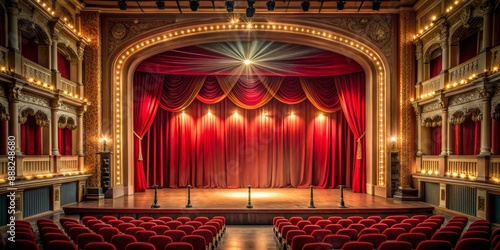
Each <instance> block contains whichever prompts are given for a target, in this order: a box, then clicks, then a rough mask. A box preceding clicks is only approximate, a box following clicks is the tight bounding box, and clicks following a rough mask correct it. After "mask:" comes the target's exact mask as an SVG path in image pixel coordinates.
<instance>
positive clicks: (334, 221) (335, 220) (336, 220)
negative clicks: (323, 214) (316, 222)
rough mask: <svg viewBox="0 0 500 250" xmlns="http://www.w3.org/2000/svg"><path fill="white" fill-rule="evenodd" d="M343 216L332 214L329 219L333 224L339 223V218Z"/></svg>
mask: <svg viewBox="0 0 500 250" xmlns="http://www.w3.org/2000/svg"><path fill="white" fill-rule="evenodd" d="M342 219H343V218H342V217H340V216H330V217H328V220H329V221H331V222H332V224H337V222H338V221H339V220H342Z"/></svg>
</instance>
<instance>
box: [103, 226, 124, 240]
mask: <svg viewBox="0 0 500 250" xmlns="http://www.w3.org/2000/svg"><path fill="white" fill-rule="evenodd" d="M99 234H100V235H102V238H103V239H104V241H105V242H109V243H111V239H112V238H113V236H115V235H118V234H120V230H118V228H115V227H105V228H101V230H99Z"/></svg>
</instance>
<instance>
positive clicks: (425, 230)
mask: <svg viewBox="0 0 500 250" xmlns="http://www.w3.org/2000/svg"><path fill="white" fill-rule="evenodd" d="M410 233H423V234H425V236H426V237H427V239H428V240H430V239H431V238H432V235H434V230H433V229H432V228H430V227H414V228H412V229H411V230H410Z"/></svg>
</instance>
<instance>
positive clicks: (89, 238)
mask: <svg viewBox="0 0 500 250" xmlns="http://www.w3.org/2000/svg"><path fill="white" fill-rule="evenodd" d="M76 242H77V245H78V248H79V249H85V246H86V245H87V244H89V243H90V242H104V238H103V237H102V236H101V235H100V234H95V233H83V234H80V235H78V238H77V241H76Z"/></svg>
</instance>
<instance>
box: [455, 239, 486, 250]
mask: <svg viewBox="0 0 500 250" xmlns="http://www.w3.org/2000/svg"><path fill="white" fill-rule="evenodd" d="M489 247H490V242H489V241H488V240H486V239H482V238H465V239H463V238H462V239H460V240H459V241H458V243H457V245H456V246H455V248H454V250H471V249H472V250H473V249H478V250H479V249H489Z"/></svg>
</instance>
